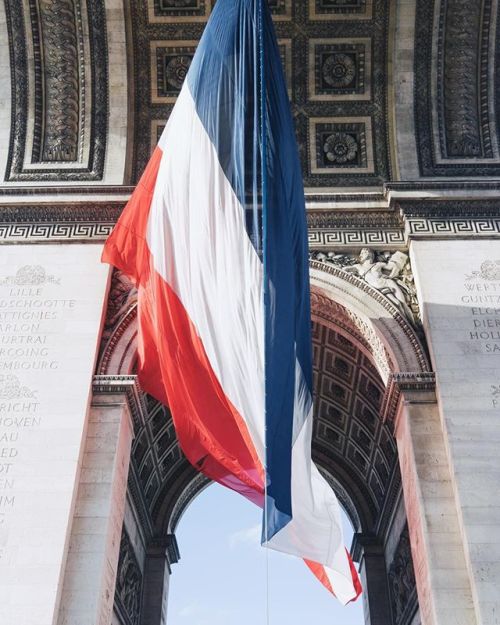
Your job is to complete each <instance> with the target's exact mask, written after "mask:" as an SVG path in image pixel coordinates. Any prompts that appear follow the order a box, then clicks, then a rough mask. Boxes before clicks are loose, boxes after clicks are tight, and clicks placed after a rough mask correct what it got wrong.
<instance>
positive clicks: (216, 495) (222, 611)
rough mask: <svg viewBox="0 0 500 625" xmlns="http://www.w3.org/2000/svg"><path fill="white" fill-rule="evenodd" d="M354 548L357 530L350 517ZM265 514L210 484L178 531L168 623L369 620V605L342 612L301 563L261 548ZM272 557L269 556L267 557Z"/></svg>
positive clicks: (345, 624) (299, 624)
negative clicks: (366, 615)
mask: <svg viewBox="0 0 500 625" xmlns="http://www.w3.org/2000/svg"><path fill="white" fill-rule="evenodd" d="M343 523H344V534H345V540H346V543H347V544H348V545H350V543H351V542H352V537H353V533H354V528H353V527H352V525H351V523H350V520H349V518H348V516H347V514H346V513H345V512H343ZM260 531H261V511H260V510H259V509H258V508H256V507H255V506H254V505H252V504H251V503H249V502H248V501H247V500H246V499H244V498H243V497H240V496H238V495H236V494H235V493H233V492H231V491H229V490H227V489H225V488H222V487H221V486H219V485H218V484H213V485H210V486H209V487H208V488H206V489H205V490H203V491H202V492H201V493H199V494H198V495H197V496H196V498H195V499H194V500H193V501H192V503H191V504H190V505H189V507H188V508H187V509H186V510H185V513H184V514H183V516H182V518H181V519H180V521H179V524H178V526H177V529H176V537H177V543H178V545H179V550H180V553H181V559H180V561H179V562H178V563H177V564H176V565H175V567H174V568H173V570H172V573H173V574H172V577H171V580H170V587H169V595H170V598H169V602H168V611H167V624H168V625H233V624H234V623H239V625H254V624H255V623H265V622H266V610H267V605H268V606H269V620H270V622H271V623H283V622H286V623H289V624H290V625H303V623H304V622H306V619H307V620H310V621H312V622H314V623H318V625H322V624H324V625H326V624H327V623H328V624H331V623H342V625H362V624H364V622H365V618H364V614H363V604H362V601H358V602H356V603H354V604H350V605H349V606H347V607H345V608H344V607H343V606H341V605H340V604H339V603H338V602H337V601H336V600H335V599H334V598H333V597H332V596H331V595H330V594H329V593H328V592H327V591H326V590H325V589H324V588H323V586H322V585H321V584H319V583H318V581H317V580H316V579H315V578H314V577H313V576H312V575H311V574H310V572H309V571H308V569H307V568H306V566H305V565H304V563H303V562H302V561H300V560H299V559H297V558H292V557H289V556H286V555H284V554H281V553H277V552H274V551H271V550H269V551H267V550H265V549H263V548H262V547H261V546H260ZM266 551H267V553H266Z"/></svg>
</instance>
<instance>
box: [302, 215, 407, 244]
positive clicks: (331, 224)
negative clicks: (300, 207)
mask: <svg viewBox="0 0 500 625" xmlns="http://www.w3.org/2000/svg"><path fill="white" fill-rule="evenodd" d="M307 224H308V228H309V247H310V249H311V250H321V249H331V248H332V247H339V246H342V247H348V248H358V247H363V246H370V247H375V248H377V249H389V248H390V249H395V248H403V247H404V246H405V242H404V234H403V228H404V226H403V221H402V219H401V216H400V215H398V214H397V213H394V212H388V211H387V212H371V213H370V212H362V211H352V212H343V213H340V214H339V212H336V211H332V210H330V211H317V210H314V211H313V210H310V211H308V213H307Z"/></svg>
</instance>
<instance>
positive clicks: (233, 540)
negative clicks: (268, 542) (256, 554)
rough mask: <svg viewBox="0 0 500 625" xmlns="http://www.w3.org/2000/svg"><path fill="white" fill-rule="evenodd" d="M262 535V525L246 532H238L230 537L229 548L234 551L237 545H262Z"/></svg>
mask: <svg viewBox="0 0 500 625" xmlns="http://www.w3.org/2000/svg"><path fill="white" fill-rule="evenodd" d="M261 533H262V530H261V526H260V523H259V524H258V525H254V526H252V527H248V528H247V529H244V530H238V531H237V532H234V533H233V534H231V535H230V536H229V539H228V540H229V546H230V547H231V549H234V548H235V547H236V546H237V545H242V544H243V545H245V544H252V545H260V538H261Z"/></svg>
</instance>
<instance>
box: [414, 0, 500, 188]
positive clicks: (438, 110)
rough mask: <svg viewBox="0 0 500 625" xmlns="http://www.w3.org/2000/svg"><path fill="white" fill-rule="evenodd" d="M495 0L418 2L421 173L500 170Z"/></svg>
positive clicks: (499, 39)
mask: <svg viewBox="0 0 500 625" xmlns="http://www.w3.org/2000/svg"><path fill="white" fill-rule="evenodd" d="M497 12H498V6H497V3H496V2H492V0H419V2H417V16H416V44H415V93H416V94H418V97H416V98H415V114H416V133H417V145H418V146H419V165H420V172H421V174H422V175H424V176H498V175H500V148H499V144H500V130H499V125H498V124H499V122H498V120H499V119H500V64H499V63H498V59H499V58H500V24H499V23H498V19H497Z"/></svg>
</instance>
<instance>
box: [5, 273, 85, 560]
mask: <svg viewBox="0 0 500 625" xmlns="http://www.w3.org/2000/svg"><path fill="white" fill-rule="evenodd" d="M59 286H60V279H59V278H58V277H55V276H53V275H50V274H49V273H48V272H47V271H46V270H45V268H44V267H42V266H40V265H25V266H22V267H19V268H18V269H17V271H15V272H14V273H13V275H8V276H5V275H4V276H0V561H2V560H6V558H7V553H8V550H7V547H6V545H7V536H8V531H7V530H8V528H9V524H10V523H9V518H10V515H11V514H12V513H13V512H14V511H15V509H16V506H17V504H18V502H19V501H20V500H23V498H25V494H24V493H25V488H23V487H22V486H19V484H18V482H19V480H21V481H22V477H21V476H22V474H21V473H20V472H19V467H20V466H23V463H25V462H26V458H25V454H26V449H27V448H29V446H30V445H32V444H33V441H34V439H33V433H34V432H36V431H37V430H40V429H41V428H42V427H43V421H44V417H43V416H42V398H41V396H42V395H43V388H42V387H41V386H40V387H39V388H36V387H35V385H34V382H33V380H36V381H38V380H40V381H41V380H43V383H44V384H47V383H49V384H50V383H52V382H53V383H56V382H57V379H58V375H59V373H58V370H59V368H60V362H59V360H58V353H57V351H56V350H57V346H56V343H55V337H56V335H57V333H56V332H55V331H54V330H55V328H56V327H60V326H61V325H62V324H64V322H65V318H67V315H68V314H70V313H72V312H73V311H74V310H75V307H76V300H74V299H64V298H59V297H57V293H58V291H59ZM42 371H43V372H44V373H43V377H39V375H40V373H41V372H42ZM35 384H36V382H35ZM20 505H21V504H20Z"/></svg>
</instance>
